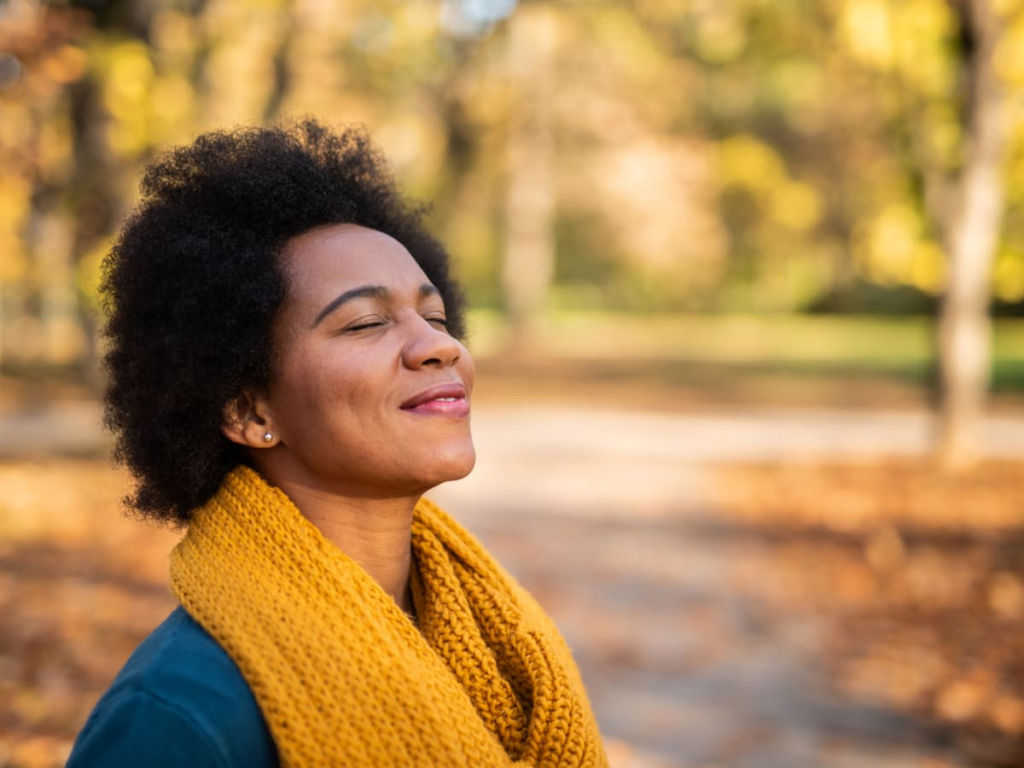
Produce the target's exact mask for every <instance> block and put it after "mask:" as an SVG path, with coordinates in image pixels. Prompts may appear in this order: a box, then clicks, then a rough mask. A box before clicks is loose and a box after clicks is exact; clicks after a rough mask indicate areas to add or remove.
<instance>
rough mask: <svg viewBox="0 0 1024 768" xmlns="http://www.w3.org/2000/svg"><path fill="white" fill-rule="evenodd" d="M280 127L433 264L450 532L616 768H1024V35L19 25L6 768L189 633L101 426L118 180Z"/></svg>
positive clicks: (129, 14) (553, 14) (179, 21)
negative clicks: (306, 119)
mask: <svg viewBox="0 0 1024 768" xmlns="http://www.w3.org/2000/svg"><path fill="white" fill-rule="evenodd" d="M306 114H309V115H315V116H317V117H319V118H321V119H323V120H325V121H328V122H333V123H351V122H356V123H361V124H363V125H365V126H366V127H367V128H368V129H369V130H370V132H371V133H372V135H373V136H374V138H375V140H376V141H377V142H378V144H379V145H380V146H381V148H382V149H383V151H384V153H385V154H386V155H387V157H388V158H389V160H390V161H391V163H392V167H393V169H394V172H395V174H396V176H397V178H398V179H399V181H400V184H401V186H402V188H403V189H404V190H405V191H406V192H408V193H409V194H410V195H412V196H414V197H416V198H418V199H421V200H423V201H426V202H428V203H429V204H430V206H431V214H430V215H431V221H432V224H433V227H434V229H435V231H436V232H437V233H438V234H439V235H440V237H441V239H442V240H443V241H444V242H445V243H446V244H447V245H448V246H449V248H450V250H451V252H452V253H453V254H454V256H455V258H456V259H457V262H458V273H459V275H460V277H461V279H462V280H463V281H464V283H465V284H466V286H467V288H468V293H469V296H470V299H471V303H472V304H473V306H474V311H473V313H472V316H471V338H470V346H471V347H472V349H473V351H474V353H475V354H476V356H477V359H478V366H479V377H478V388H477V392H478V400H477V402H476V403H475V412H474V413H475V415H474V430H475V433H476V434H477V437H478V441H479V444H480V462H479V464H478V469H477V471H476V472H475V473H474V475H473V476H471V477H470V478H469V479H468V480H466V481H464V482H462V483H460V484H456V485H454V486H452V487H450V488H443V489H440V490H439V492H438V494H437V496H438V498H439V499H440V500H442V501H444V502H445V503H447V504H448V505H449V506H450V507H451V508H452V511H453V512H454V513H455V514H456V516H458V517H460V518H462V519H464V520H465V521H466V523H467V524H468V525H469V527H470V528H471V529H472V530H474V531H475V532H477V533H478V534H479V535H480V536H481V537H482V538H483V539H484V540H485V541H486V542H487V544H488V545H489V546H490V547H491V548H492V549H493V550H495V552H496V553H497V554H498V555H499V557H500V558H501V559H502V561H503V562H506V563H507V564H508V566H509V568H510V569H511V570H512V571H513V572H514V573H516V574H517V575H518V576H519V577H520V578H521V579H522V580H523V581H524V582H525V583H526V584H527V585H528V586H529V587H530V588H531V589H533V590H534V591H535V592H536V593H537V595H538V597H539V598H540V599H541V601H542V602H543V603H544V604H545V605H547V606H548V607H549V608H550V610H551V611H552V612H553V613H554V614H555V616H556V618H557V619H558V620H559V623H560V625H562V626H563V628H564V630H565V632H566V634H567V636H568V637H569V640H570V642H571V644H572V645H573V646H574V647H575V649H576V652H577V654H578V655H579V658H580V661H581V666H582V667H583V672H584V676H585V678H586V679H587V682H588V685H589V687H590V690H591V692H592V695H593V697H594V702H595V707H596V709H597V713H598V717H599V719H600V720H601V723H602V727H603V729H604V731H605V733H606V734H607V736H608V738H609V744H610V752H611V754H612V757H613V763H614V764H615V765H617V766H644V765H648V766H663V765H685V766H733V765H737V766H747V765H749V766H776V765H777V766H794V765H825V766H833V765H835V766H861V765H865V766H866V765H870V766H893V767H895V766H911V765H913V766H918V765H921V766H924V765H928V766H946V765H949V766H974V765H1003V766H1011V765H1022V764H1024V643H1022V639H1024V636H1022V630H1024V549H1022V545H1024V503H1022V500H1024V472H1022V470H1024V0H815V1H814V2H811V1H810V0H791V2H786V3H771V2H767V1H766V0H714V1H712V0H589V1H584V0H550V1H543V0H520V2H516V0H404V1H402V2H398V1H396V0H374V1H373V2H371V1H370V0H108V1H105V0H83V1H82V2H64V3H61V2H50V3H46V2H39V0H4V2H0V609H2V610H0V766H19V767H22V766H25V767H27V766H50V765H59V764H61V762H62V761H63V759H64V757H65V756H66V754H67V751H68V749H69V747H70V743H71V741H72V740H73V738H74V735H75V734H76V732H77V730H78V729H79V728H80V727H81V724H82V723H83V721H84V718H85V716H86V715H87V714H88V711H89V709H90V708H91V706H92V704H93V703H94V702H95V700H96V698H97V697H98V695H99V694H100V693H101V692H102V690H103V689H104V688H105V686H106V685H107V684H108V683H109V681H110V680H111V679H112V677H113V676H114V674H115V673H116V671H117V669H118V668H119V667H120V665H121V664H122V663H123V661H124V659H125V658H126V657H127V655H128V653H129V652H130V651H131V649H132V648H133V647H134V646H135V645H136V644H137V643H138V642H139V641H140V640H141V638H142V637H144V636H145V634H146V633H147V632H148V631H149V630H150V629H151V628H152V627H154V626H155V625H156V624H157V623H158V622H159V621H160V620H161V619H162V618H163V616H164V615H165V614H166V613H167V612H168V611H169V610H170V608H171V606H172V602H171V598H170V597H169V593H168V591H167V586H166V584H167V579H166V553H167V551H168V550H169V549H170V547H171V546H172V545H173V543H174V541H175V540H176V538H177V534H176V533H175V532H173V531H163V530H156V529H153V528H151V527H147V526H143V525H141V524H138V523H136V522H134V521H132V520H130V519H125V518H124V515H123V510H122V508H121V506H120V498H121V497H122V496H123V495H124V493H125V492H126V490H127V488H128V483H129V480H128V478H126V477H125V476H124V474H123V472H122V471H121V470H119V469H116V468H111V467H110V466H109V462H108V460H107V456H108V452H109V448H110V438H109V436H107V435H105V434H104V433H103V432H102V431H101V429H100V426H99V425H100V407H99V405H98V397H99V393H101V392H102V387H103V372H102V368H101V365H100V362H99V361H100V358H101V355H102V346H103V342H102V337H101V334H100V329H101V326H102V313H101V310H100V300H99V296H98V292H97V288H98V284H99V281H100V277H101V262H102V259H103V257H104V255H105V253H106V252H107V250H108V249H109V247H110V245H111V242H112V239H113V237H114V236H115V233H116V230H117V226H118V223H119V221H121V220H122V219H123V218H124V217H125V216H126V215H127V213H128V212H129V211H130V209H131V206H132V204H133V201H134V200H135V199H136V196H137V182H138V176H139V171H140V169H141V168H142V166H143V165H144V164H145V163H146V161H147V160H149V159H150V158H152V157H153V156H154V155H155V154H156V153H159V152H160V151H162V150H164V149H166V148H168V147H170V146H173V145H175V144H178V143H183V142H187V141H189V140H190V139H192V138H193V137H194V136H196V135H197V134H198V133H200V132H202V131H206V130H211V129H217V128H225V127H230V126H233V125H237V124H253V123H266V122H273V121H275V120H281V119H291V118H297V117H301V116H302V115H306Z"/></svg>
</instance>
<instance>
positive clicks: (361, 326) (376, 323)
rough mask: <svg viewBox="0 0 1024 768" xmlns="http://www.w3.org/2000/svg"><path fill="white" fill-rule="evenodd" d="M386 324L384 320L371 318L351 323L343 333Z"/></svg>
mask: <svg viewBox="0 0 1024 768" xmlns="http://www.w3.org/2000/svg"><path fill="white" fill-rule="evenodd" d="M382 325H384V321H383V320H371V321H367V322H362V323H357V324H356V325H350V326H349V327H348V328H346V329H345V330H344V331H343V333H352V332H354V331H365V330H367V329H368V328H379V327H380V326H382Z"/></svg>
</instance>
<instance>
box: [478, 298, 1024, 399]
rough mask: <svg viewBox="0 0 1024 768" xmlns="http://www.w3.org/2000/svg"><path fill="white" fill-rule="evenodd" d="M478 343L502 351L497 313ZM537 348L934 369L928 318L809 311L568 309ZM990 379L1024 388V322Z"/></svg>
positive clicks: (1004, 337)
mask: <svg viewBox="0 0 1024 768" xmlns="http://www.w3.org/2000/svg"><path fill="white" fill-rule="evenodd" d="M469 324H470V331H471V345H472V347H473V350H474V354H475V355H476V356H477V357H478V358H479V359H481V360H483V361H488V360H492V361H493V360H495V359H499V358H500V357H502V356H503V354H504V350H505V345H506V341H507V339H508V332H507V329H506V328H505V327H504V325H503V324H502V322H501V318H500V316H499V315H497V314H495V313H487V312H475V313H471V315H470V323H469ZM527 351H528V352H529V353H530V354H534V355H536V356H538V357H544V358H548V359H553V360H560V361H563V362H571V361H576V362H580V363H589V364H600V363H603V362H610V361H618V362H619V363H622V364H625V365H627V366H628V365H629V364H631V363H632V364H642V363H648V364H651V365H654V366H658V365H661V366H666V365H668V366H672V365H680V366H696V367H701V366H711V367H714V368H721V369H725V370H729V371H734V372H736V373H737V374H739V375H742V374H743V373H744V372H746V373H757V374H780V375H786V376H793V377H797V378H807V377H811V378H815V377H818V378H821V377H824V378H835V377H845V376H849V375H857V376H869V377H878V378H880V379H892V380H898V381H903V382H906V383H909V384H912V385H915V386H918V387H920V386H926V385H927V384H928V382H929V381H931V380H932V377H933V371H934V366H935V362H934V360H935V354H934V325H933V320H932V319H931V318H928V317H897V318H893V317H877V316H874V317H849V316H806V315H760V316H749V315H747V316H743V315H626V314H613V313H584V312H572V313H570V312H562V313H557V314H553V315H551V316H549V318H548V319H547V320H546V322H545V323H544V324H543V326H542V330H541V331H540V333H539V334H538V336H537V339H536V341H535V342H534V343H533V345H532V346H531V347H530V348H529V349H528V350H527ZM992 386H993V389H994V390H995V391H997V392H1024V321H1022V320H1016V319H1014V320H1007V319H1000V320H998V321H996V322H995V324H994V331H993V363H992Z"/></svg>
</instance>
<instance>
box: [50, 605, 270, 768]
mask: <svg viewBox="0 0 1024 768" xmlns="http://www.w3.org/2000/svg"><path fill="white" fill-rule="evenodd" d="M129 765H138V766H143V765H144V766H147V768H164V767H165V766H166V768H171V766H189V768H205V766H210V768H213V767H214V766H217V768H234V767H235V766H238V768H242V767H243V766H244V768H277V766H278V765H279V762H278V757H277V749H276V748H275V746H274V742H273V740H272V739H271V737H270V731H269V730H268V729H267V724H266V722H265V721H264V720H263V715H262V713H261V712H260V709H259V706H258V705H257V704H256V699H255V698H253V695H252V691H251V690H250V689H249V686H248V685H247V684H246V682H245V680H244V679H243V678H242V674H241V672H239V671H238V667H236V666H235V663H234V662H233V661H232V660H231V657H230V656H228V655H227V653H225V651H224V649H223V648H221V647H220V646H219V645H218V644H217V641H216V640H214V639H213V638H212V637H210V635H208V634H207V633H206V631H205V630H204V629H203V628H202V627H200V626H199V625H198V624H196V622H195V621H194V620H193V619H192V617H191V616H189V615H188V613H186V612H185V609H184V608H180V607H179V608H178V609H176V610H175V611H174V612H173V613H171V615H170V616H168V617H167V619H166V620H165V621H164V623H163V624H161V625H160V626H159V627H157V629H155V630H154V631H153V633H152V634H151V635H150V636H149V637H148V638H146V640H144V641H143V643H142V645H140V646H139V647H138V648H137V649H136V650H135V652H134V653H133V654H132V655H131V658H129V659H128V661H127V663H126V664H125V666H124V669H122V670H121V672H120V673H119V674H118V676H117V678H116V679H115V680H114V682H113V684H112V685H111V686H110V689H109V690H107V692H106V693H105V694H103V696H102V697H101V698H100V700H99V701H98V702H97V704H96V708H95V709H93V711H92V714H91V715H90V716H89V719H88V721H87V722H86V724H85V727H84V728H83V729H82V732H81V733H80V734H79V735H78V740H77V741H76V742H75V747H74V749H73V750H72V752H71V758H70V759H69V761H68V768H87V767H91V766H129Z"/></svg>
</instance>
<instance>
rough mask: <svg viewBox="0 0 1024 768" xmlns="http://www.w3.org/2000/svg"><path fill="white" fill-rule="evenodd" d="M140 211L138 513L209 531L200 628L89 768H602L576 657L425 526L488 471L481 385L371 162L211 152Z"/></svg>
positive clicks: (439, 279)
mask: <svg viewBox="0 0 1024 768" xmlns="http://www.w3.org/2000/svg"><path fill="white" fill-rule="evenodd" d="M142 192H143V198H142V202H141V203H140V205H139V207H138V209H137V210H136V212H135V213H134V215H133V216H132V217H131V218H130V219H129V220H128V222H127V224H126V225H125V227H124V229H123V231H122V233H121V236H120V239H119V240H118V242H117V244H116V245H115V247H114V248H113V250H112V252H111V254H110V256H109V257H108V260H107V263H106V272H105V281H104V290H105V295H106V299H107V306H108V309H109V311H110V320H109V325H108V328H107V337H108V341H109V345H110V346H109V352H108V354H107V358H106V362H107V367H108V369H109V372H110V385H109V389H108V392H107V411H106V416H107V423H108V425H109V426H110V427H111V428H112V429H113V431H114V432H115V433H116V435H117V438H118V443H117V449H116V456H117V458H118V459H119V460H120V461H122V462H123V463H124V464H126V465H127V466H128V467H129V469H131V471H132V473H133V474H134V476H135V478H136V480H137V487H136V492H135V494H134V496H133V498H132V499H131V502H132V504H133V506H134V507H135V508H136V509H137V510H138V511H139V512H140V513H142V514H143V515H146V516H149V517H151V518H155V519H158V520H164V521H172V522H175V523H178V524H182V525H185V526H187V529H188V530H187V533H186V535H185V536H184V538H183V540H182V541H181V543H180V544H179V545H178V546H177V547H176V548H175V550H174V552H173V553H172V555H171V586H172V589H173V591H174V594H175V596H176V597H177V598H178V600H179V602H180V603H181V607H179V608H178V609H177V610H175V611H174V612H173V613H172V614H171V615H170V617H169V618H168V619H167V620H166V621H165V622H164V623H163V624H162V625H161V626H160V627H159V628H158V629H156V630H155V631H154V632H153V634H152V635H150V637H149V638H147V639H146V640H145V641H144V642H143V643H142V645H141V646H140V647H139V648H138V649H137V650H136V652H135V653H134V654H133V655H132V657H131V659H129V661H128V662H127V664H126V666H125V668H124V669H123V670H122V671H121V673H120V674H119V676H118V678H117V679H116V680H115V681H114V683H113V685H112V686H111V688H110V689H109V690H108V691H107V692H106V694H104V696H103V697H102V698H101V699H100V701H99V703H98V704H97V705H96V708H95V710H94V711H93V713H92V715H91V716H90V718H89V721H88V722H87V723H86V725H85V728H84V729H83V731H82V733H81V734H80V735H79V738H78V741H77V742H76V744H75V748H74V750H73V753H72V755H71V759H70V762H69V765H70V766H72V768H79V767H80V766H93V765H117V766H121V765H145V766H165V765H166V766H170V765H175V766H177V765H187V766H206V765H210V766H246V768H254V767H260V766H273V765H278V764H284V765H311V764H317V765H366V766H385V765H413V764H415V765H443V766H454V765H466V766H491V765H511V764H514V763H515V764H522V765H566V766H576V765H580V766H584V765H586V766H589V765H604V764H605V763H606V758H605V755H604V751H603V748H602V745H601V742H600V737H599V734H598V731H597V727H596V724H595V721H594V718H593V715H592V713H591V711H590V707H589V704H588V702H587V698H586V694H585V691H584V689H583V685H582V683H581V681H580V679H579V674H578V672H577V670H576V668H575V665H574V664H573V661H572V658H571V656H570V654H569V652H568V650H567V649H566V647H565V644H564V642H563V641H562V639H561V638H560V637H559V635H558V632H557V630H556V629H555V628H554V626H553V625H552V624H551V622H550V620H549V619H548V618H547V617H546V616H545V615H544V613H543V611H542V610H541V609H540V608H539V607H538V605H537V604H536V603H535V601H534V600H533V599H532V598H531V597H530V596H529V595H528V594H527V593H526V592H525V591H524V590H523V589H522V588H521V587H519V586H518V585H517V584H516V583H515V582H514V581H513V580H512V579H511V578H510V577H509V576H508V575H507V574H505V572H504V571H502V570H501V569H500V568H499V567H498V565H497V564H496V563H495V562H494V561H493V560H492V559H491V558H490V556H489V555H488V554H487V553H486V552H485V551H484V549H483V548H482V547H481V546H480V545H479V544H478V543H477V542H476V541H474V540H473V539H472V538H471V537H470V536H469V534H468V533H466V532H465V531H464V530H463V529H462V528H460V527H459V526H458V525H457V524H456V523H455V522H454V521H452V520H451V519H450V518H449V517H447V516H446V515H445V514H444V513H443V512H442V511H441V510H439V509H438V508H437V507H435V506H434V505H432V504H431V503H430V502H428V501H426V500H423V499H421V496H422V494H423V493H424V492H425V491H427V490H429V489H430V488H432V487H434V486H436V485H438V484H439V483H442V482H445V481H447V480H455V479H458V478H461V477H464V476H465V475H466V474H467V473H468V472H469V471H470V470H471V469H472V467H473V463H474V460H475V455H474V450H473V442H472V438H471V436H470V428H469V409H470V406H469V398H470V394H471V392H472V389H473V376H474V373H473V362H472V359H471V357H470V355H469V352H468V351H467V350H466V348H465V347H464V346H463V345H462V343H461V342H460V340H459V339H460V338H461V336H462V334H463V330H464V324H463V301H462V297H461V294H460V292H459V289H458V286H457V285H456V284H455V282H454V280H453V279H452V278H451V276H450V275H449V269H448V256H447V254H446V253H445V251H444V250H443V248H442V247H441V246H440V245H439V244H438V243H437V242H436V241H435V240H434V239H433V238H432V237H431V236H430V235H429V234H428V233H427V232H426V230H425V229H424V226H423V224H422V221H421V216H420V211H419V210H418V209H416V208H414V207H410V206H409V205H408V204H406V203H405V202H403V200H402V199H401V198H400V197H399V196H398V194H397V192H396V189H395V186H394V183H393V181H392V180H391V178H390V176H389V175H388V173H387V172H386V169H385V167H384V164H383V161H382V160H381V158H380V157H379V155H378V154H376V152H375V151H374V150H373V149H372V148H371V147H370V145H369V144H368V141H367V139H366V138H365V136H363V135H362V134H361V133H359V132H356V131H351V130H349V131H346V132H344V133H341V134H334V133H332V132H330V131H328V130H325V129H324V128H322V127H321V126H319V125H318V124H316V123H315V122H311V121H309V122H305V123H303V124H301V125H299V126H296V127H294V128H291V129H245V130H239V131H236V132H233V133H214V134H209V135H206V136H203V137H200V138H199V139H198V140H197V141H196V142H195V143H194V144H192V145H190V146H187V147H184V148H181V149H178V150H176V151H174V152H172V153H170V154H168V155H166V156H165V157H163V158H162V159H161V160H159V161H158V162H157V163H155V164H154V165H153V166H151V167H150V168H149V169H148V172H147V173H146V175H145V177H144V179H143V182H142Z"/></svg>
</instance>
